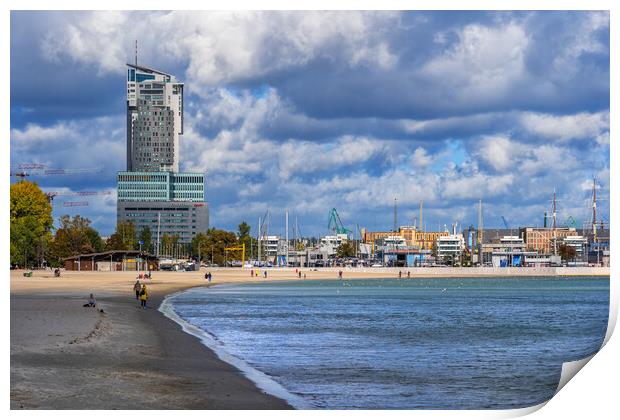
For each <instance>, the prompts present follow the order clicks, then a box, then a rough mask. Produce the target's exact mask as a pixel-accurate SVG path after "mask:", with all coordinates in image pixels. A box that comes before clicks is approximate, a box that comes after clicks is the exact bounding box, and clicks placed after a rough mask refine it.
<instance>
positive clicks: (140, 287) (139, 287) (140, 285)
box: [133, 280, 142, 300]
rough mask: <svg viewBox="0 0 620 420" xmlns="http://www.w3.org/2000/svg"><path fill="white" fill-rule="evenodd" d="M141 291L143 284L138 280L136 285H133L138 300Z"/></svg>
mask: <svg viewBox="0 0 620 420" xmlns="http://www.w3.org/2000/svg"><path fill="white" fill-rule="evenodd" d="M140 290H142V284H140V280H136V283H135V284H134V285H133V291H134V292H136V300H139V299H140Z"/></svg>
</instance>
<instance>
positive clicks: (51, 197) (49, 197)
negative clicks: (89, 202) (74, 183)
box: [45, 191, 111, 203]
mask: <svg viewBox="0 0 620 420" xmlns="http://www.w3.org/2000/svg"><path fill="white" fill-rule="evenodd" d="M110 194H111V193H110V191H73V192H69V191H51V192H46V193H45V195H46V196H47V201H48V202H50V203H51V202H52V201H54V197H57V196H64V197H89V196H93V195H110Z"/></svg>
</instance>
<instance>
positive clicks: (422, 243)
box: [361, 226, 449, 251]
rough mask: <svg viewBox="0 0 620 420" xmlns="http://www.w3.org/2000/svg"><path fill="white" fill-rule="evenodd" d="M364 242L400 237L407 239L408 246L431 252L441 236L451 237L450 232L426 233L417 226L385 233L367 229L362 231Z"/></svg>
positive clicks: (370, 242) (404, 227)
mask: <svg viewBox="0 0 620 420" xmlns="http://www.w3.org/2000/svg"><path fill="white" fill-rule="evenodd" d="M361 234H362V242H364V243H369V244H372V243H377V242H378V241H379V240H381V239H383V238H387V237H388V236H394V235H398V236H401V237H403V238H404V239H405V241H406V243H407V246H412V247H418V248H419V249H423V250H429V251H430V250H431V249H433V246H434V244H435V242H436V241H437V238H439V237H441V236H446V235H449V232H446V231H441V232H426V231H422V230H418V229H417V228H416V227H415V226H400V227H399V228H398V232H392V231H383V232H370V231H368V230H366V229H362V230H361Z"/></svg>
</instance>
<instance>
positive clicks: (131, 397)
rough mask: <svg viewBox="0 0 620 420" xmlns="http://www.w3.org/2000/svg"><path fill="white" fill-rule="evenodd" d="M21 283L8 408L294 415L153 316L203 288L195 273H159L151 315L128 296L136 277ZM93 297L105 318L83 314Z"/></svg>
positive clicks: (72, 276)
mask: <svg viewBox="0 0 620 420" xmlns="http://www.w3.org/2000/svg"><path fill="white" fill-rule="evenodd" d="M12 274H13V273H12ZM18 274H19V275H21V272H19V273H18V272H15V275H12V276H11V289H12V291H11V408H12V409H287V408H290V406H289V405H288V404H287V403H286V402H284V401H282V400H280V399H278V398H275V397H272V396H270V395H267V394H265V393H264V392H263V391H261V390H260V389H258V388H257V387H256V386H255V385H254V384H253V383H252V382H251V381H249V380H248V379H247V378H245V377H244V376H243V375H242V374H241V373H240V372H239V371H238V370H236V369H235V368H234V367H232V366H230V365H228V364H226V363H224V362H222V361H220V360H219V359H218V358H217V356H216V355H215V354H214V353H213V352H212V351H211V350H209V349H208V348H206V347H205V346H203V345H202V344H201V343H200V342H199V341H198V340H197V339H196V338H195V337H193V336H190V335H188V334H186V333H184V332H183V331H182V330H181V328H180V327H179V325H177V324H176V323H174V322H173V321H171V320H169V319H168V318H166V317H165V316H163V314H161V313H160V312H159V311H158V310H157V307H158V306H159V303H160V302H161V300H162V298H163V297H164V296H165V295H166V294H167V293H170V292H173V291H175V290H179V289H182V288H185V287H188V286H192V285H199V284H204V279H202V280H192V279H191V278H190V277H189V276H188V275H192V273H182V275H181V276H179V275H176V276H175V275H174V274H173V275H172V276H171V277H173V278H171V279H169V280H167V281H166V280H163V279H161V278H162V277H163V275H162V274H163V273H156V274H155V276H154V277H155V278H156V279H157V278H160V280H159V281H158V280H154V281H152V282H151V283H150V284H149V289H150V296H149V297H150V299H149V302H148V306H149V308H148V309H147V310H142V309H140V308H139V306H138V303H137V301H136V299H135V295H134V294H133V292H132V290H131V287H132V285H133V283H134V281H135V273H127V274H124V273H119V274H116V273H102V274H103V275H98V274H99V273H90V274H85V273H81V274H79V275H76V273H68V274H67V275H64V273H63V277H61V278H60V279H55V278H53V277H51V276H50V277H40V275H41V274H42V273H35V276H37V275H39V276H37V277H33V278H24V277H21V278H20V277H19V276H18ZM47 275H49V273H47ZM174 277H176V278H174ZM192 277H198V276H197V274H196V273H193V276H192ZM90 292H93V293H94V294H95V297H96V298H97V303H98V307H99V308H101V309H103V310H104V313H101V312H99V311H98V310H97V309H92V308H84V307H83V306H82V305H83V304H84V303H85V302H86V299H87V296H88V294H89V293H90Z"/></svg>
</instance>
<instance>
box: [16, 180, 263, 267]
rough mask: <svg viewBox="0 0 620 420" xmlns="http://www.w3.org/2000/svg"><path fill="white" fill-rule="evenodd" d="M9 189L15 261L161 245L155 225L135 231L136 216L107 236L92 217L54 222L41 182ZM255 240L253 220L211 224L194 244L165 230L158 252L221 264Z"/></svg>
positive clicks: (35, 262)
mask: <svg viewBox="0 0 620 420" xmlns="http://www.w3.org/2000/svg"><path fill="white" fill-rule="evenodd" d="M10 195H11V198H10V202H11V204H10V213H11V215H10V216H11V221H10V228H11V233H10V235H11V237H10V244H11V245H10V248H11V264H12V265H16V266H19V267H34V266H41V265H43V264H47V265H48V266H53V267H57V266H59V265H60V264H62V261H63V259H65V258H67V257H71V256H73V255H80V254H90V253H95V252H103V251H106V250H142V251H144V252H147V253H153V254H154V253H156V252H157V251H158V250H157V244H156V243H153V240H152V232H151V231H150V229H149V228H148V227H145V228H144V229H142V230H141V231H140V232H136V229H135V226H134V224H133V223H132V222H119V223H117V225H116V230H115V232H114V233H113V234H112V235H110V237H109V238H107V240H105V241H104V240H103V239H102V238H101V236H100V235H99V232H97V230H96V229H94V228H93V227H92V226H91V221H90V220H89V219H87V218H85V217H82V216H79V215H76V216H73V217H71V216H69V215H64V216H61V217H60V218H59V224H58V227H56V228H55V227H54V226H53V219H52V206H51V204H50V203H49V201H48V199H47V196H46V195H45V193H43V191H41V189H40V188H39V187H38V186H37V184H36V183H33V182H29V181H21V182H18V183H15V184H12V185H11V192H10ZM255 242H256V241H255V240H254V241H253V238H251V237H250V226H249V225H248V224H247V223H245V222H242V223H241V224H240V225H239V231H238V232H228V231H225V230H220V229H209V230H208V231H207V232H206V233H199V234H197V235H196V236H195V237H194V239H193V241H192V243H191V244H183V246H181V244H180V242H179V236H178V235H167V234H163V235H162V236H161V238H160V243H159V254H160V255H169V256H171V255H175V256H185V257H187V256H192V257H194V258H196V259H198V258H200V260H202V261H208V262H213V263H214V264H218V265H222V264H224V260H225V258H226V257H228V259H229V260H231V259H240V258H241V256H240V253H239V252H234V251H232V252H228V253H227V252H226V251H225V248H227V247H231V246H236V245H240V244H245V246H246V250H247V251H246V258H247V257H248V256H249V255H250V254H251V253H252V252H253V251H254V250H255V249H256V243H255Z"/></svg>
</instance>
